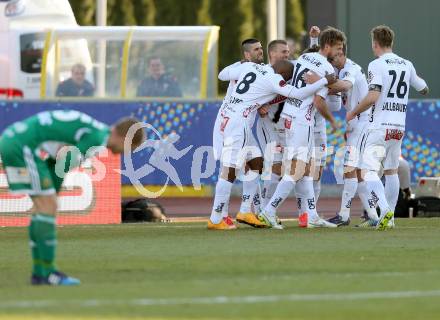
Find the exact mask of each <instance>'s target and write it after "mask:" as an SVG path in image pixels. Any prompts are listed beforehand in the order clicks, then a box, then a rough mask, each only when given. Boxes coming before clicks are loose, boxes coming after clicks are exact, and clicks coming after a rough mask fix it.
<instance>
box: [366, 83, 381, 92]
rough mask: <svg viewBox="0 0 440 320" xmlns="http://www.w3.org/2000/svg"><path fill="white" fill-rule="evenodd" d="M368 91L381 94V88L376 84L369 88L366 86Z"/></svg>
mask: <svg viewBox="0 0 440 320" xmlns="http://www.w3.org/2000/svg"><path fill="white" fill-rule="evenodd" d="M368 90H369V91H377V92H379V93H380V92H381V91H382V86H381V85H378V84H370V85H369V86H368Z"/></svg>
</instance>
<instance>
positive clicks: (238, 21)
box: [70, 0, 304, 91]
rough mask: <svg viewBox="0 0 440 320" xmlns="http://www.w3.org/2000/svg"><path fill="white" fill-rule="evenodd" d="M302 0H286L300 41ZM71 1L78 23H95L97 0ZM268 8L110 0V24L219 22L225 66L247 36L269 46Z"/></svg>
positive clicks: (240, 0) (205, 1) (263, 4)
mask: <svg viewBox="0 0 440 320" xmlns="http://www.w3.org/2000/svg"><path fill="white" fill-rule="evenodd" d="M302 1H303V0H286V36H287V37H291V38H294V39H295V40H297V41H301V40H302V37H303V35H304V12H303V5H302ZM70 3H71V5H72V9H73V11H74V13H75V17H76V20H77V22H78V24H80V25H94V24H95V14H96V0H70ZM266 10H267V1H266V0H185V1H176V0H124V1H120V0H108V3H107V25H109V26H118V25H139V26H145V25H157V26H161V25H162V26H164V25H166V26H179V25H182V26H188V25H218V26H220V40H219V41H220V43H219V48H220V50H219V68H222V67H224V66H226V65H228V64H230V63H232V62H234V61H237V60H238V59H239V57H240V55H241V53H240V43H241V41H242V40H243V39H245V38H250V37H253V38H258V39H260V40H261V41H262V44H263V47H265V48H266V47H267V43H266V41H267V26H266V24H267V17H266ZM224 89H225V86H224V85H223V84H221V91H223V90H224Z"/></svg>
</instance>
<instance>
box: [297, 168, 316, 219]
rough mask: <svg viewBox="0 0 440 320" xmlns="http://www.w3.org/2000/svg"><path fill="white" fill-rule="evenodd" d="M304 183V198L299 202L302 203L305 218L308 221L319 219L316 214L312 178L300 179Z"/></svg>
mask: <svg viewBox="0 0 440 320" xmlns="http://www.w3.org/2000/svg"><path fill="white" fill-rule="evenodd" d="M302 180H303V181H304V182H303V183H304V191H305V194H304V195H305V197H304V198H303V199H302V200H301V201H303V202H304V204H303V207H304V208H305V211H306V212H307V217H308V219H309V220H316V219H319V215H318V213H317V212H316V200H315V192H314V189H313V177H308V176H307V177H304V178H302Z"/></svg>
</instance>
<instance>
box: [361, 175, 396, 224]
mask: <svg viewBox="0 0 440 320" xmlns="http://www.w3.org/2000/svg"><path fill="white" fill-rule="evenodd" d="M365 181H366V182H367V189H368V191H369V197H368V202H369V203H370V207H371V204H375V203H377V205H378V206H379V208H380V215H381V216H383V215H384V214H386V213H387V212H388V211H390V210H391V209H390V206H389V204H388V202H387V198H386V196H385V188H384V186H383V184H382V181H381V180H380V179H379V176H378V175H377V173H376V172H374V171H369V172H367V174H366V175H365Z"/></svg>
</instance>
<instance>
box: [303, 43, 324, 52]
mask: <svg viewBox="0 0 440 320" xmlns="http://www.w3.org/2000/svg"><path fill="white" fill-rule="evenodd" d="M320 49H321V47H320V46H319V45H318V44H314V45H313V46H311V47H309V48H306V49H304V51H303V52H302V54H304V53H312V52H318V51H319V50H320Z"/></svg>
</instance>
